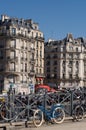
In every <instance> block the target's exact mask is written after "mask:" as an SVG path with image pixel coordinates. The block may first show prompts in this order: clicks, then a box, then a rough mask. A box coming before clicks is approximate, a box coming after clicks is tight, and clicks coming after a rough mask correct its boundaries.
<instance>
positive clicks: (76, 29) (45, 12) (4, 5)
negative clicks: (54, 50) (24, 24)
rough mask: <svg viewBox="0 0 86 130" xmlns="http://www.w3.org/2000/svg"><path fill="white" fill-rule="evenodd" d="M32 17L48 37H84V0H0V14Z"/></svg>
mask: <svg viewBox="0 0 86 130" xmlns="http://www.w3.org/2000/svg"><path fill="white" fill-rule="evenodd" d="M1 14H6V15H8V16H10V17H17V18H19V19H20V18H24V19H32V20H33V21H34V22H36V23H38V24H39V28H40V30H41V31H42V32H43V33H44V38H45V41H48V39H54V40H60V39H63V38H65V37H66V35H67V34H68V33H72V34H73V37H74V38H77V37H84V38H86V0H0V16H1Z"/></svg>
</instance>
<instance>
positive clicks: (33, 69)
mask: <svg viewBox="0 0 86 130" xmlns="http://www.w3.org/2000/svg"><path fill="white" fill-rule="evenodd" d="M43 79H44V36H43V32H41V31H40V30H39V26H38V23H35V22H33V20H32V19H25V20H24V19H18V18H11V17H9V16H7V15H1V20H0V93H2V91H3V90H4V89H6V87H5V86H7V84H9V83H14V84H17V85H19V86H21V87H17V88H18V89H19V90H18V91H22V92H23V91H27V88H28V87H26V88H25V84H33V85H35V84H38V83H43Z"/></svg>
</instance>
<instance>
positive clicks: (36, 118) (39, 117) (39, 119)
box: [33, 109, 44, 127]
mask: <svg viewBox="0 0 86 130" xmlns="http://www.w3.org/2000/svg"><path fill="white" fill-rule="evenodd" d="M43 121H44V119H43V112H42V111H41V110H40V109H38V110H36V111H35V112H34V115H33V123H34V125H35V126H36V127H40V126H41V125H42V124H43Z"/></svg>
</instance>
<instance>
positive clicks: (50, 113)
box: [38, 104, 63, 121]
mask: <svg viewBox="0 0 86 130" xmlns="http://www.w3.org/2000/svg"><path fill="white" fill-rule="evenodd" d="M55 108H61V109H63V105H62V104H56V105H53V106H51V108H50V110H48V109H46V108H45V107H44V106H38V109H40V110H41V111H42V112H43V114H44V117H45V119H47V120H48V121H50V120H53V118H54V116H53V111H54V110H55Z"/></svg>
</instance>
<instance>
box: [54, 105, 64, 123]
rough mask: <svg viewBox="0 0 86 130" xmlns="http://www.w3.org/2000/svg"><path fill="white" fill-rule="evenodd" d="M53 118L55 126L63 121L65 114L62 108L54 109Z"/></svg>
mask: <svg viewBox="0 0 86 130" xmlns="http://www.w3.org/2000/svg"><path fill="white" fill-rule="evenodd" d="M53 118H54V122H55V123H57V124H60V123H62V122H63V121H64V119H65V112H64V110H63V109H62V108H60V107H56V108H55V109H54V110H53Z"/></svg>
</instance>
